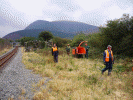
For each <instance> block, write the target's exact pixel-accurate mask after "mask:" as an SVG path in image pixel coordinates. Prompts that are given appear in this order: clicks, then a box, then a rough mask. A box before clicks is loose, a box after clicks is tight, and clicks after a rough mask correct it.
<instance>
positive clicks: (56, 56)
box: [52, 44, 58, 63]
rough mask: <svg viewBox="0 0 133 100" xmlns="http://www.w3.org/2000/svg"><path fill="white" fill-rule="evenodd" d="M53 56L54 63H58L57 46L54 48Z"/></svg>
mask: <svg viewBox="0 0 133 100" xmlns="http://www.w3.org/2000/svg"><path fill="white" fill-rule="evenodd" d="M52 56H54V62H56V63H57V62H58V48H57V46H56V44H54V46H53V47H52Z"/></svg>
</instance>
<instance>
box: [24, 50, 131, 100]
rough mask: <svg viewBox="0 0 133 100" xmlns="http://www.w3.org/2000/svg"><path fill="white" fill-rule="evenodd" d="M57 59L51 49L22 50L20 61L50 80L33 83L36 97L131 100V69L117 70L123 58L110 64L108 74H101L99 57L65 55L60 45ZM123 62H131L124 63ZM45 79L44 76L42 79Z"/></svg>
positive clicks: (52, 99)
mask: <svg viewBox="0 0 133 100" xmlns="http://www.w3.org/2000/svg"><path fill="white" fill-rule="evenodd" d="M59 50H60V51H59V53H60V54H59V57H58V59H59V62H58V63H54V62H53V57H52V56H51V50H50V49H43V50H38V51H36V53H35V52H29V53H25V52H23V63H24V64H25V66H26V67H27V68H29V69H31V70H33V72H34V73H38V74H40V75H41V76H44V77H49V78H51V80H49V81H48V83H47V84H46V88H45V87H44V84H43V81H41V82H39V83H38V85H37V86H36V87H38V88H40V91H39V92H37V91H36V92H35V95H34V99H35V100H39V99H40V100H43V99H46V100H55V99H57V100H62V99H63V100H68V99H70V100H73V99H74V100H75V99H76V100H107V99H110V100H112V99H116V100H119V99H120V100H125V99H127V100H131V99H132V98H133V96H132V95H131V94H132V93H133V89H132V87H131V84H132V82H131V81H132V80H131V79H132V77H133V73H132V72H131V71H128V72H127V71H126V70H124V71H121V72H117V70H119V68H117V67H118V66H120V65H122V66H124V63H123V62H122V61H119V62H116V63H115V65H114V66H113V71H112V74H111V76H107V72H105V73H104V75H101V69H102V68H104V67H105V66H104V65H103V63H102V60H101V59H96V58H95V59H91V58H89V59H85V58H82V59H78V58H74V57H72V56H71V55H69V56H68V55H67V54H66V52H65V50H64V49H63V48H59ZM126 66H130V63H127V65H126ZM44 81H45V80H44Z"/></svg>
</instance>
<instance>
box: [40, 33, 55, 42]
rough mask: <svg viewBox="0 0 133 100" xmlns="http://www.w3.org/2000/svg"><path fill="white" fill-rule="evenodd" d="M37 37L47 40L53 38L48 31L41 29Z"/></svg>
mask: <svg viewBox="0 0 133 100" xmlns="http://www.w3.org/2000/svg"><path fill="white" fill-rule="evenodd" d="M38 37H39V40H41V41H48V40H50V39H52V38H53V34H52V33H51V32H49V31H42V32H41V33H40V34H39V36H38Z"/></svg>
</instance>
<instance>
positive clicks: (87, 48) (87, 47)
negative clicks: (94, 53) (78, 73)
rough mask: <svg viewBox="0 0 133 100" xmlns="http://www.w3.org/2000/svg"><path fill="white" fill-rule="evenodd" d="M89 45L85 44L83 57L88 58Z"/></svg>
mask: <svg viewBox="0 0 133 100" xmlns="http://www.w3.org/2000/svg"><path fill="white" fill-rule="evenodd" d="M89 48H90V47H89V46H87V43H86V44H85V49H86V54H85V57H86V58H87V59H88V51H89Z"/></svg>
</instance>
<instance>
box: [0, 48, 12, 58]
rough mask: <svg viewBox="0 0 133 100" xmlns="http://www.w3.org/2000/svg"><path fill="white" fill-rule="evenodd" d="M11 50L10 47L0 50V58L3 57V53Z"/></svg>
mask: <svg viewBox="0 0 133 100" xmlns="http://www.w3.org/2000/svg"><path fill="white" fill-rule="evenodd" d="M11 49H12V47H7V48H4V49H2V50H0V56H1V55H3V54H4V53H6V52H8V51H9V50H11Z"/></svg>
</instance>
